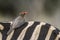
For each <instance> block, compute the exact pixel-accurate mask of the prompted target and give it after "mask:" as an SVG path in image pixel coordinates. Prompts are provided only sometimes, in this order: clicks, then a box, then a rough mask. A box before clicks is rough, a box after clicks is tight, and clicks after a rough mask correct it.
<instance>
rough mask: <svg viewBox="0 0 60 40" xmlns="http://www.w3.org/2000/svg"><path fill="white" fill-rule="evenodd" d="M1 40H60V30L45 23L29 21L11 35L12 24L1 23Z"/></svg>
mask: <svg viewBox="0 0 60 40" xmlns="http://www.w3.org/2000/svg"><path fill="white" fill-rule="evenodd" d="M0 25H1V26H0V40H60V30H58V29H57V28H55V27H53V26H52V25H50V24H48V23H44V22H36V21H29V22H25V24H23V25H22V26H21V27H18V28H16V29H15V30H13V31H12V33H11V34H10V35H7V32H8V30H9V29H10V27H9V26H10V23H2V22H1V23H0Z"/></svg>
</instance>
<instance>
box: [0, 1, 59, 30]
mask: <svg viewBox="0 0 60 40" xmlns="http://www.w3.org/2000/svg"><path fill="white" fill-rule="evenodd" d="M21 11H27V12H29V14H27V15H26V16H25V18H26V19H25V20H26V21H43V22H46V23H50V24H52V25H53V26H55V27H57V28H58V29H60V0H0V22H8V21H11V20H13V19H14V18H15V17H17V16H18V13H19V12H21Z"/></svg>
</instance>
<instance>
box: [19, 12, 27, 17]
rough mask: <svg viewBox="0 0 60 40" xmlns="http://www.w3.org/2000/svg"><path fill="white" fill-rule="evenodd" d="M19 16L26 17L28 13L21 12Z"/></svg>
mask: <svg viewBox="0 0 60 40" xmlns="http://www.w3.org/2000/svg"><path fill="white" fill-rule="evenodd" d="M19 14H20V16H22V17H24V16H25V15H26V14H28V12H26V11H23V12H20V13H19Z"/></svg>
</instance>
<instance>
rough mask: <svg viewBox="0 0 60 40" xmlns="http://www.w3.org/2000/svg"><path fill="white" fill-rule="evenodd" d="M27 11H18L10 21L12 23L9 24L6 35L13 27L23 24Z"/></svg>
mask: <svg viewBox="0 0 60 40" xmlns="http://www.w3.org/2000/svg"><path fill="white" fill-rule="evenodd" d="M27 13H28V12H21V13H19V16H18V17H17V18H16V19H14V20H13V21H12V24H11V26H10V30H9V31H8V32H7V35H9V34H10V33H11V32H12V31H13V30H14V29H15V28H18V27H20V26H21V25H23V24H24V23H25V18H24V16H25V15H26V14H27Z"/></svg>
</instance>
